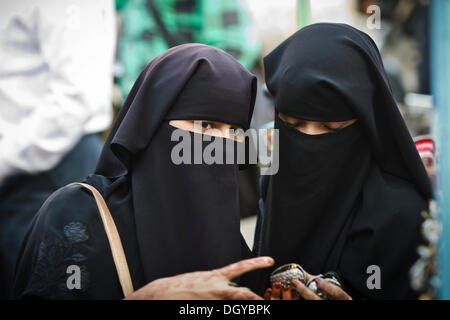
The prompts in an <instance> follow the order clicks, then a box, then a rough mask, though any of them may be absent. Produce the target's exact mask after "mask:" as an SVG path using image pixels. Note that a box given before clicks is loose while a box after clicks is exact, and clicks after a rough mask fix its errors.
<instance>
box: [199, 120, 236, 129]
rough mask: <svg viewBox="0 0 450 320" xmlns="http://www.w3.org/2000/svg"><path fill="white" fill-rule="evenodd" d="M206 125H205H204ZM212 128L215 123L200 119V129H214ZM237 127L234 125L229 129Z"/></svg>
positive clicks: (214, 126)
mask: <svg viewBox="0 0 450 320" xmlns="http://www.w3.org/2000/svg"><path fill="white" fill-rule="evenodd" d="M205 125H206V126H205ZM214 128H216V124H215V123H212V122H208V121H202V129H203V130H210V129H214ZM238 129H239V128H238V127H235V126H231V127H230V130H235V131H236V130H238Z"/></svg>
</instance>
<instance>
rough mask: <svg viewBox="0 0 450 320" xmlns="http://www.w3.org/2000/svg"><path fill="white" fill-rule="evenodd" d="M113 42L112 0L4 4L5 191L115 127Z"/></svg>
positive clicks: (1, 124)
mask: <svg viewBox="0 0 450 320" xmlns="http://www.w3.org/2000/svg"><path fill="white" fill-rule="evenodd" d="M115 38H116V31H115V12H114V2H113V0H95V1H87V0H70V1H66V0H56V1H55V0H14V1H7V2H4V3H2V5H1V10H0V184H1V182H2V181H3V179H4V178H5V177H6V176H9V175H12V174H14V173H19V172H27V173H37V172H41V171H46V170H49V169H51V168H53V167H54V166H55V165H56V164H58V162H59V161H60V160H62V158H63V157H64V155H65V154H66V153H68V152H69V151H70V150H71V149H72V148H73V147H74V146H75V145H76V144H77V142H78V141H79V140H80V138H81V137H82V136H83V135H85V134H89V133H94V132H100V131H103V130H104V129H106V128H107V127H108V126H109V125H110V123H111V120H112V107H111V103H112V102H111V99H112V98H111V95H112V93H111V91H112V81H113V59H114V51H115V40H116V39H115Z"/></svg>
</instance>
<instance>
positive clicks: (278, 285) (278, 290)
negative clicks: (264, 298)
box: [271, 282, 281, 300]
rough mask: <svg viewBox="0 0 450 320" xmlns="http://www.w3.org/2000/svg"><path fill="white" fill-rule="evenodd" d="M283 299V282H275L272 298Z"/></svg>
mask: <svg viewBox="0 0 450 320" xmlns="http://www.w3.org/2000/svg"><path fill="white" fill-rule="evenodd" d="M280 299H281V283H279V282H275V283H274V284H273V286H272V297H271V300H280Z"/></svg>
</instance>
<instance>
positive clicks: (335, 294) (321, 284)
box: [316, 278, 352, 300]
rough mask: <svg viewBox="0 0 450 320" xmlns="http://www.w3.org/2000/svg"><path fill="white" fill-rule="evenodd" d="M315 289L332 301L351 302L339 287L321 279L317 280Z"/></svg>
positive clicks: (350, 298)
mask: <svg viewBox="0 0 450 320" xmlns="http://www.w3.org/2000/svg"><path fill="white" fill-rule="evenodd" d="M316 282H317V287H318V288H320V289H321V290H322V291H324V292H326V293H327V294H328V295H329V296H330V297H331V298H332V299H334V300H352V297H350V296H349V295H348V294H347V293H346V292H345V291H344V290H342V289H341V288H340V287H338V286H336V285H334V284H332V283H330V282H329V281H326V280H323V279H320V278H319V279H317V280H316Z"/></svg>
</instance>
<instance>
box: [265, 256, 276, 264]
mask: <svg viewBox="0 0 450 320" xmlns="http://www.w3.org/2000/svg"><path fill="white" fill-rule="evenodd" d="M264 262H265V263H273V262H274V261H273V259H272V258H271V257H265V258H264Z"/></svg>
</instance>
